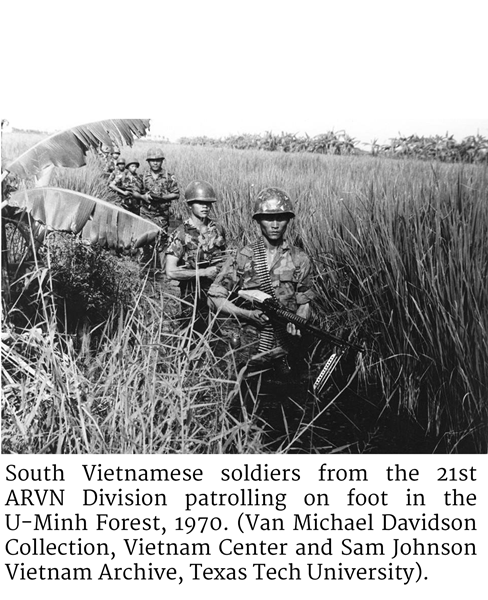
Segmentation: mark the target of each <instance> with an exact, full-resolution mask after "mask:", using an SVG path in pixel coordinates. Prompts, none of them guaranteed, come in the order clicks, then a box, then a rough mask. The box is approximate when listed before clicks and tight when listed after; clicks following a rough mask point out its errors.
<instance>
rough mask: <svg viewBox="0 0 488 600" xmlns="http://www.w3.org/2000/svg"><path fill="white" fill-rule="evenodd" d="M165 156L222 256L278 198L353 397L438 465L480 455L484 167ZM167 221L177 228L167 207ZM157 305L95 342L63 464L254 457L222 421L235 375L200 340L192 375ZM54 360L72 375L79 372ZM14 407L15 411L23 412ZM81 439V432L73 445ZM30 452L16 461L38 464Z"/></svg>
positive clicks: (485, 346)
mask: <svg viewBox="0 0 488 600" xmlns="http://www.w3.org/2000/svg"><path fill="white" fill-rule="evenodd" d="M147 147H148V142H146V141H144V142H137V143H136V145H135V147H134V148H133V149H132V150H131V151H130V155H131V157H132V156H136V157H138V158H139V160H140V161H141V163H143V162H144V158H145V152H146V149H147ZM165 153H166V156H167V167H168V169H169V170H170V171H171V172H173V173H174V174H175V175H176V177H177V179H178V181H179V183H180V186H181V188H182V189H184V187H185V186H186V185H187V184H188V183H189V182H190V181H192V180H194V179H205V180H208V181H210V182H211V183H212V184H213V185H214V186H215V188H216V190H217V194H218V197H219V199H220V202H218V203H217V204H216V206H215V210H216V215H217V218H218V219H219V220H220V221H221V222H222V223H223V224H224V226H225V227H226V229H227V232H228V235H229V238H230V241H231V243H232V244H234V245H241V244H244V243H247V242H248V241H249V240H251V239H253V237H254V236H255V235H256V228H255V225H254V224H253V222H252V219H251V215H252V202H253V199H254V198H255V196H256V193H257V191H258V190H259V189H261V188H262V187H266V186H279V187H282V188H284V189H286V190H287V191H288V192H289V193H290V194H291V196H292V197H293V198H294V199H295V204H296V209H297V219H296V220H295V222H293V223H292V226H291V227H290V230H289V235H290V237H291V239H292V240H293V241H294V242H295V243H297V244H299V245H301V246H302V247H304V248H305V249H306V251H307V252H308V253H309V254H310V256H311V257H312V258H313V262H314V266H315V290H316V292H317V301H316V306H315V309H316V318H317V319H318V320H321V321H323V322H325V323H326V324H327V326H328V327H329V328H330V329H332V330H337V331H339V332H340V331H341V330H343V329H344V328H345V329H347V330H349V331H351V332H352V333H353V334H354V335H356V336H359V338H360V339H361V340H362V341H363V342H364V343H365V347H366V351H365V353H364V354H363V355H362V357H361V361H362V365H361V366H362V377H363V380H362V382H363V387H364V388H365V389H366V390H367V388H368V386H372V387H374V389H375V390H378V389H379V390H380V393H381V395H382V398H383V402H384V403H385V404H388V405H389V406H390V407H391V408H394V409H395V410H396V411H397V412H398V413H399V414H400V415H403V418H405V419H407V418H411V419H414V420H416V421H417V422H418V423H419V424H420V425H421V426H422V427H423V428H424V430H425V433H426V435H427V434H429V433H430V434H433V435H435V436H437V439H438V444H439V450H442V451H464V450H466V449H468V450H476V451H486V448H487V432H486V424H487V412H488V411H487V398H488V367H487V356H488V308H487V307H488V284H487V277H486V274H487V272H488V203H487V200H488V194H487V191H488V175H487V169H486V167H480V166H471V165H464V166H462V165H446V164H441V163H435V162H431V163H426V162H417V161H410V160H403V161H398V160H397V161H391V160H387V159H385V160H378V159H374V158H371V157H335V156H317V155H308V154H299V155H291V154H276V153H269V154H268V153H263V152H258V151H256V152H253V151H239V150H228V149H225V150H224V149H217V148H198V147H185V146H178V145H171V144H169V145H166V146H165ZM83 172H84V175H82V173H83ZM75 177H76V178H79V177H85V178H86V180H85V182H84V183H82V184H81V185H82V186H93V189H95V188H96V186H97V185H99V179H98V177H99V173H98V171H97V170H96V168H95V166H90V165H89V167H88V168H87V169H85V170H78V171H77V174H76V176H75ZM64 181H65V182H66V178H65V180H64ZM97 182H98V183H97ZM59 183H61V179H60V180H59ZM71 185H80V183H79V180H78V182H74V183H72V184H71ZM95 195H96V194H95ZM175 213H176V216H177V217H179V218H181V217H183V216H184V215H186V206H185V204H184V201H183V200H182V199H180V200H179V201H178V202H177V203H176V206H175ZM161 301H162V300H156V301H154V300H153V301H151V299H150V298H146V295H145V294H143V296H142V297H141V299H140V300H139V306H141V305H142V303H145V302H149V304H148V307H150V308H148V307H146V305H144V306H145V308H144V311H143V313H140V312H138V311H134V312H133V313H131V315H124V316H123V317H120V318H119V317H117V318H119V319H120V320H119V324H120V326H119V329H118V334H117V337H116V338H115V339H111V338H109V335H108V333H107V336H106V339H105V342H104V343H101V345H100V347H99V348H98V351H97V352H96V354H95V355H91V358H90V361H91V362H90V361H88V359H87V361H88V362H86V364H84V365H83V369H81V371H80V382H85V383H86V381H89V389H88V390H87V393H86V395H85V396H80V398H81V399H80V400H79V401H78V400H77V399H76V398H74V400H73V402H72V403H71V404H70V406H71V409H70V410H73V406H75V407H76V406H79V407H81V408H79V409H77V410H78V413H77V414H78V417H77V419H79V426H78V428H79V431H80V438H79V439H80V441H79V442H77V443H78V444H79V448H72V449H73V450H75V449H76V451H103V452H107V451H110V452H113V451H116V452H119V451H124V452H141V451H142V452H155V451H156V452H158V451H178V452H187V451H192V452H193V451H205V452H207V451H225V450H229V449H230V448H232V449H233V450H236V448H237V451H239V452H243V451H262V450H264V446H263V437H262V432H261V433H260V431H259V428H257V429H255V428H254V427H255V423H254V424H252V423H247V425H246V427H247V426H249V427H248V428H247V429H246V427H245V426H244V425H243V424H242V423H240V422H237V421H232V419H231V418H230V412H229V410H228V408H229V407H228V401H229V391H228V386H230V387H231V388H232V386H233V385H235V382H236V377H237V371H236V370H234V371H233V372H232V373H228V374H226V375H225V376H223V375H222V373H221V372H219V370H218V369H217V370H216V367H215V362H216V360H215V358H214V357H212V355H211V345H210V343H209V340H206V339H203V340H201V343H200V344H199V345H198V346H197V347H198V349H199V350H198V352H200V353H201V355H200V358H205V357H206V358H207V359H209V360H202V361H200V362H199V359H198V358H197V359H196V360H197V362H195V356H194V355H192V353H191V352H188V351H186V353H185V352H183V348H182V346H181V344H182V343H184V340H183V341H182V340H180V339H179V338H176V337H172V336H171V335H169V334H168V333H167V332H166V331H165V330H163V329H161V328H162V325H161V318H160V314H159V313H158V308H159V304H160V302H161ZM141 314H144V315H145V317H144V318H143V317H142V316H141ZM107 332H108V330H107ZM113 348H116V349H117V351H113ZM64 352H66V353H67V355H68V357H71V358H69V359H68V360H69V361H72V362H73V364H77V365H78V366H79V365H80V364H82V361H83V357H82V356H79V355H77V354H76V353H74V351H73V352H72V351H71V350H69V349H66V348H65V349H64ZM193 353H194V351H193ZM85 358H86V357H85ZM80 361H81V362H80ZM88 363H90V364H88ZM195 364H198V369H197V370H195V369H194V366H195ZM139 367H140V368H139ZM79 368H80V367H79ZM52 369H54V365H51V367H50V369H46V372H47V373H50V372H51V370H52ZM73 372H75V373H76V370H74V371H73ZM197 376H198V379H197ZM97 378H98V379H97ZM232 382H233V383H232ZM39 385H42V384H39ZM80 385H81V384H80ZM45 389H46V388H43V390H44V392H43V393H45ZM75 389H83V385H81V388H80V386H78V388H76V386H75ZM34 396H35V395H34ZM69 397H70V395H69V394H68V396H67V398H65V399H63V398H62V396H61V395H60V396H59V398H58V400H57V402H58V405H57V406H56V410H53V412H52V415H53V416H52V418H51V421H49V422H50V423H53V422H54V421H53V419H54V415H55V414H58V415H59V416H58V417H57V418H58V419H61V417H62V415H66V414H68V408H67V407H66V402H68V398H69ZM22 398H23V397H22ZM134 398H136V399H137V401H136V402H134V401H133V399H134ZM62 403H64V405H62ZM21 406H22V407H23V410H27V409H26V408H25V407H27V406H29V401H28V399H27V398H24V399H23V400H22V402H21ZM89 407H92V408H93V410H92V408H89ZM99 407H101V408H99ZM95 409H96V410H95ZM195 410H196V411H197V414H198V419H195V418H194V416H195ZM86 411H88V412H89V413H90V415H91V416H90V417H87V416H86V414H85V413H86ZM90 411H91V412H90ZM97 411H101V412H100V413H98V412H97ZM29 414H30V413H28V414H27V417H28V416H29ZM97 415H98V416H97ZM188 415H190V416H188ZM82 419H83V421H82ZM31 425H32V424H31ZM58 425H59V423H58ZM53 427H54V426H53ZM64 427H66V428H67V427H68V425H65V426H64ZM61 429H62V428H61ZM234 430H235V435H234V433H233V432H234ZM49 431H51V430H49ZM83 431H90V435H89V436H87V438H86V439H85V438H84V437H83V436H84V434H83ZM48 433H49V432H48ZM48 438H49V436H48ZM229 440H233V441H232V442H229ZM71 443H74V442H71ZM43 444H45V442H43V443H41V442H39V443H37V445H34V446H32V447H35V448H36V449H37V450H36V451H39V450H41V446H42V445H43ZM285 447H286V446H283V448H285Z"/></svg>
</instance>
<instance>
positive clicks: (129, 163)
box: [125, 160, 141, 167]
mask: <svg viewBox="0 0 488 600" xmlns="http://www.w3.org/2000/svg"><path fill="white" fill-rule="evenodd" d="M130 165H136V166H137V167H140V166H141V163H140V162H139V161H138V160H130V161H129V162H128V163H127V164H126V165H125V166H126V167H129V166H130Z"/></svg>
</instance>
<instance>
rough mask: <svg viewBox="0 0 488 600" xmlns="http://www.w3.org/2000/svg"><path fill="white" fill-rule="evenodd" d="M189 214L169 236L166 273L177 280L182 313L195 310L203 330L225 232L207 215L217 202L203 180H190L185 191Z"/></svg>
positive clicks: (198, 328) (196, 326) (187, 315)
mask: <svg viewBox="0 0 488 600" xmlns="http://www.w3.org/2000/svg"><path fill="white" fill-rule="evenodd" d="M185 200H186V202H187V204H188V207H189V209H190V217H189V218H188V219H187V220H186V221H184V223H182V224H181V225H180V226H179V227H178V228H177V229H175V230H174V231H173V233H172V234H171V235H170V237H169V241H168V247H167V249H166V275H167V276H168V277H169V278H170V279H174V280H177V281H179V282H180V291H181V299H182V301H183V302H182V314H183V316H184V317H185V318H187V319H189V318H191V316H192V313H193V310H194V309H195V314H196V319H195V323H194V326H193V327H194V329H195V330H196V331H199V332H200V333H203V331H205V329H206V327H207V325H208V304H207V302H208V300H207V292H208V289H209V288H210V285H211V283H212V281H213V280H214V279H215V277H216V275H217V273H218V266H217V265H218V263H219V262H221V260H222V258H223V252H224V251H225V246H226V244H225V232H224V229H223V227H222V226H221V225H217V224H216V223H215V222H214V221H213V220H212V219H210V217H209V214H210V210H211V208H212V204H213V203H214V202H216V201H217V198H216V196H215V191H214V189H213V187H212V186H211V185H210V183H207V182H206V181H193V182H192V183H190V184H189V185H188V187H187V188H186V190H185Z"/></svg>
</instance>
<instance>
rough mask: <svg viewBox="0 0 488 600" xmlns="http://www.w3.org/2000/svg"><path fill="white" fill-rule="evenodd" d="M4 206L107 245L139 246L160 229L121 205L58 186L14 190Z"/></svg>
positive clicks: (114, 246) (120, 246)
mask: <svg viewBox="0 0 488 600" xmlns="http://www.w3.org/2000/svg"><path fill="white" fill-rule="evenodd" d="M8 205H9V206H13V207H15V208H18V209H19V210H24V211H26V212H27V213H28V214H30V215H31V217H32V218H33V219H34V220H35V221H39V222H41V223H43V224H44V225H45V226H46V227H47V228H48V229H50V230H54V231H71V232H72V233H81V236H82V237H83V238H84V239H87V240H89V241H90V242H91V243H98V244H100V245H102V246H104V247H108V248H118V249H120V248H130V247H134V248H139V247H141V246H144V245H145V244H147V243H150V242H152V241H154V240H155V239H156V237H157V235H158V233H159V231H160V228H159V227H158V226H157V225H155V224H154V223H151V221H147V220H146V219H143V218H142V217H138V216H137V215H134V214H132V213H130V212H128V211H127V210H124V209H123V208H120V207H118V206H115V205H114V204H110V203H109V202H105V201H104V200H98V199H97V198H94V197H93V196H88V195H87V194H82V193H81V192H74V191H72V190H65V189H62V188H53V187H45V188H32V189H29V190H27V189H25V190H21V191H18V192H15V193H14V194H12V196H10V198H9V199H8Z"/></svg>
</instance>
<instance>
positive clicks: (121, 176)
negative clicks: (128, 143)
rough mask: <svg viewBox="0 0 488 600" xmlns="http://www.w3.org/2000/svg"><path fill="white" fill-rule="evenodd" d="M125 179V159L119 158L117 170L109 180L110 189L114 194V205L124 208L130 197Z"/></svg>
mask: <svg viewBox="0 0 488 600" xmlns="http://www.w3.org/2000/svg"><path fill="white" fill-rule="evenodd" d="M125 178H126V172H125V158H118V159H117V162H116V169H115V171H113V172H112V173H111V174H110V177H109V179H108V187H109V188H110V189H111V190H112V191H113V192H114V194H113V201H114V204H117V206H122V205H123V202H124V199H125V197H126V196H128V193H127V191H126V190H125V187H124V185H125V184H124V181H125Z"/></svg>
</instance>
